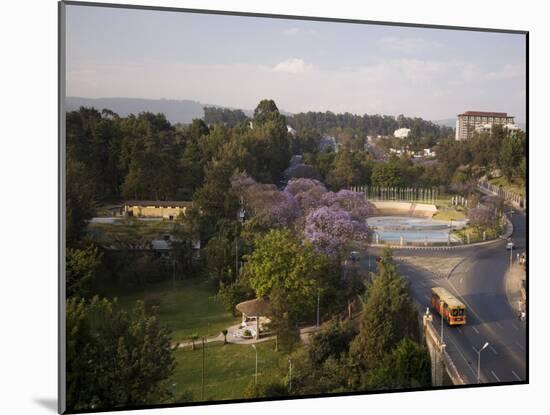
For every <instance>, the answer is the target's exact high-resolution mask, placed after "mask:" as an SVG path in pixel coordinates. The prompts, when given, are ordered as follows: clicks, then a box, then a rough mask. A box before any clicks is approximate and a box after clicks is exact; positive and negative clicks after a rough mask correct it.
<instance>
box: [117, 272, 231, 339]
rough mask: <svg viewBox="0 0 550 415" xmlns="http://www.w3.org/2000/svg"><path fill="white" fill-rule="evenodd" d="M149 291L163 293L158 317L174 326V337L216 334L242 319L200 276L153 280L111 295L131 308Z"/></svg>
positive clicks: (171, 326) (186, 337)
mask: <svg viewBox="0 0 550 415" xmlns="http://www.w3.org/2000/svg"><path fill="white" fill-rule="evenodd" d="M147 294H158V295H159V296H160V309H159V317H160V319H161V321H162V322H163V323H165V324H166V325H167V326H168V327H170V328H171V329H172V332H173V339H174V340H178V341H186V340H187V339H188V337H189V336H190V335H192V334H195V333H196V334H197V335H199V336H214V335H217V334H219V333H220V331H221V330H223V329H225V328H227V327H229V326H231V325H233V324H237V323H238V322H239V318H237V317H233V315H232V314H231V313H230V312H228V311H227V310H226V309H225V306H224V305H223V304H222V303H221V302H220V301H218V300H217V299H216V298H215V295H216V292H215V290H213V289H212V288H211V286H210V285H209V284H208V283H207V282H206V281H205V280H204V279H201V278H193V279H189V280H183V281H176V286H175V288H173V286H172V282H171V281H170V282H163V283H160V284H150V285H147V286H145V287H144V288H143V289H140V290H137V291H136V290H134V291H132V292H130V293H122V292H120V290H117V291H110V292H109V293H108V296H110V297H117V298H118V301H119V303H120V304H121V305H122V306H123V307H124V308H127V309H131V308H132V307H133V306H134V304H135V302H136V300H143V299H144V298H145V296H146V295H147Z"/></svg>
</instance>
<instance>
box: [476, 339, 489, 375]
mask: <svg viewBox="0 0 550 415" xmlns="http://www.w3.org/2000/svg"><path fill="white" fill-rule="evenodd" d="M487 346H489V342H485V344H484V345H483V347H482V348H481V349H479V350H477V349H476V352H477V383H480V380H481V379H480V378H479V368H480V364H481V352H482V351H483V350H485V349H486V348H487Z"/></svg>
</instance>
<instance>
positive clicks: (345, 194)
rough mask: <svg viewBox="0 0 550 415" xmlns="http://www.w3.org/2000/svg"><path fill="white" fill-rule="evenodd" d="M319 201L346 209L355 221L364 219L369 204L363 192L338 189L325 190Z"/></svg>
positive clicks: (367, 212)
mask: <svg viewBox="0 0 550 415" xmlns="http://www.w3.org/2000/svg"><path fill="white" fill-rule="evenodd" d="M321 203H322V204H323V205H325V206H329V207H339V208H341V209H344V210H346V211H348V212H349V213H350V214H351V216H352V218H353V219H354V220H356V221H361V222H362V221H365V219H366V218H367V215H368V214H369V212H370V205H369V203H368V202H367V201H366V200H365V197H364V195H363V193H360V192H354V191H351V190H340V191H339V192H337V193H334V192H327V193H325V194H324V195H323V197H322V199H321Z"/></svg>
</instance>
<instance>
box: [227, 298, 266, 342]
mask: <svg viewBox="0 0 550 415" xmlns="http://www.w3.org/2000/svg"><path fill="white" fill-rule="evenodd" d="M235 308H236V309H237V311H239V312H240V313H241V314H242V318H243V320H242V324H241V327H248V326H250V323H251V322H255V323H256V324H255V325H256V329H255V332H256V334H255V337H256V339H259V338H260V328H261V327H260V320H264V321H268V319H267V315H268V314H269V301H268V300H266V299H264V298H256V299H254V300H248V301H243V302H242V303H239V304H237V306H236V307H235Z"/></svg>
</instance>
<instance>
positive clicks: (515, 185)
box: [489, 176, 525, 196]
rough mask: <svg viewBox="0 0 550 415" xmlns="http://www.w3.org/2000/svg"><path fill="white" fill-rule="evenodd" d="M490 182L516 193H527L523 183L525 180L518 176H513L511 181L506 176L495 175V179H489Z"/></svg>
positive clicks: (522, 194)
mask: <svg viewBox="0 0 550 415" xmlns="http://www.w3.org/2000/svg"><path fill="white" fill-rule="evenodd" d="M489 183H491V184H494V185H495V186H499V187H502V188H503V189H504V190H507V191H509V192H512V193H515V194H517V195H521V196H524V195H525V187H524V185H523V181H522V180H521V179H519V178H517V177H513V178H512V180H511V181H510V182H509V181H508V180H507V179H506V177H504V176H500V177H495V178H494V179H491V180H489Z"/></svg>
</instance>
